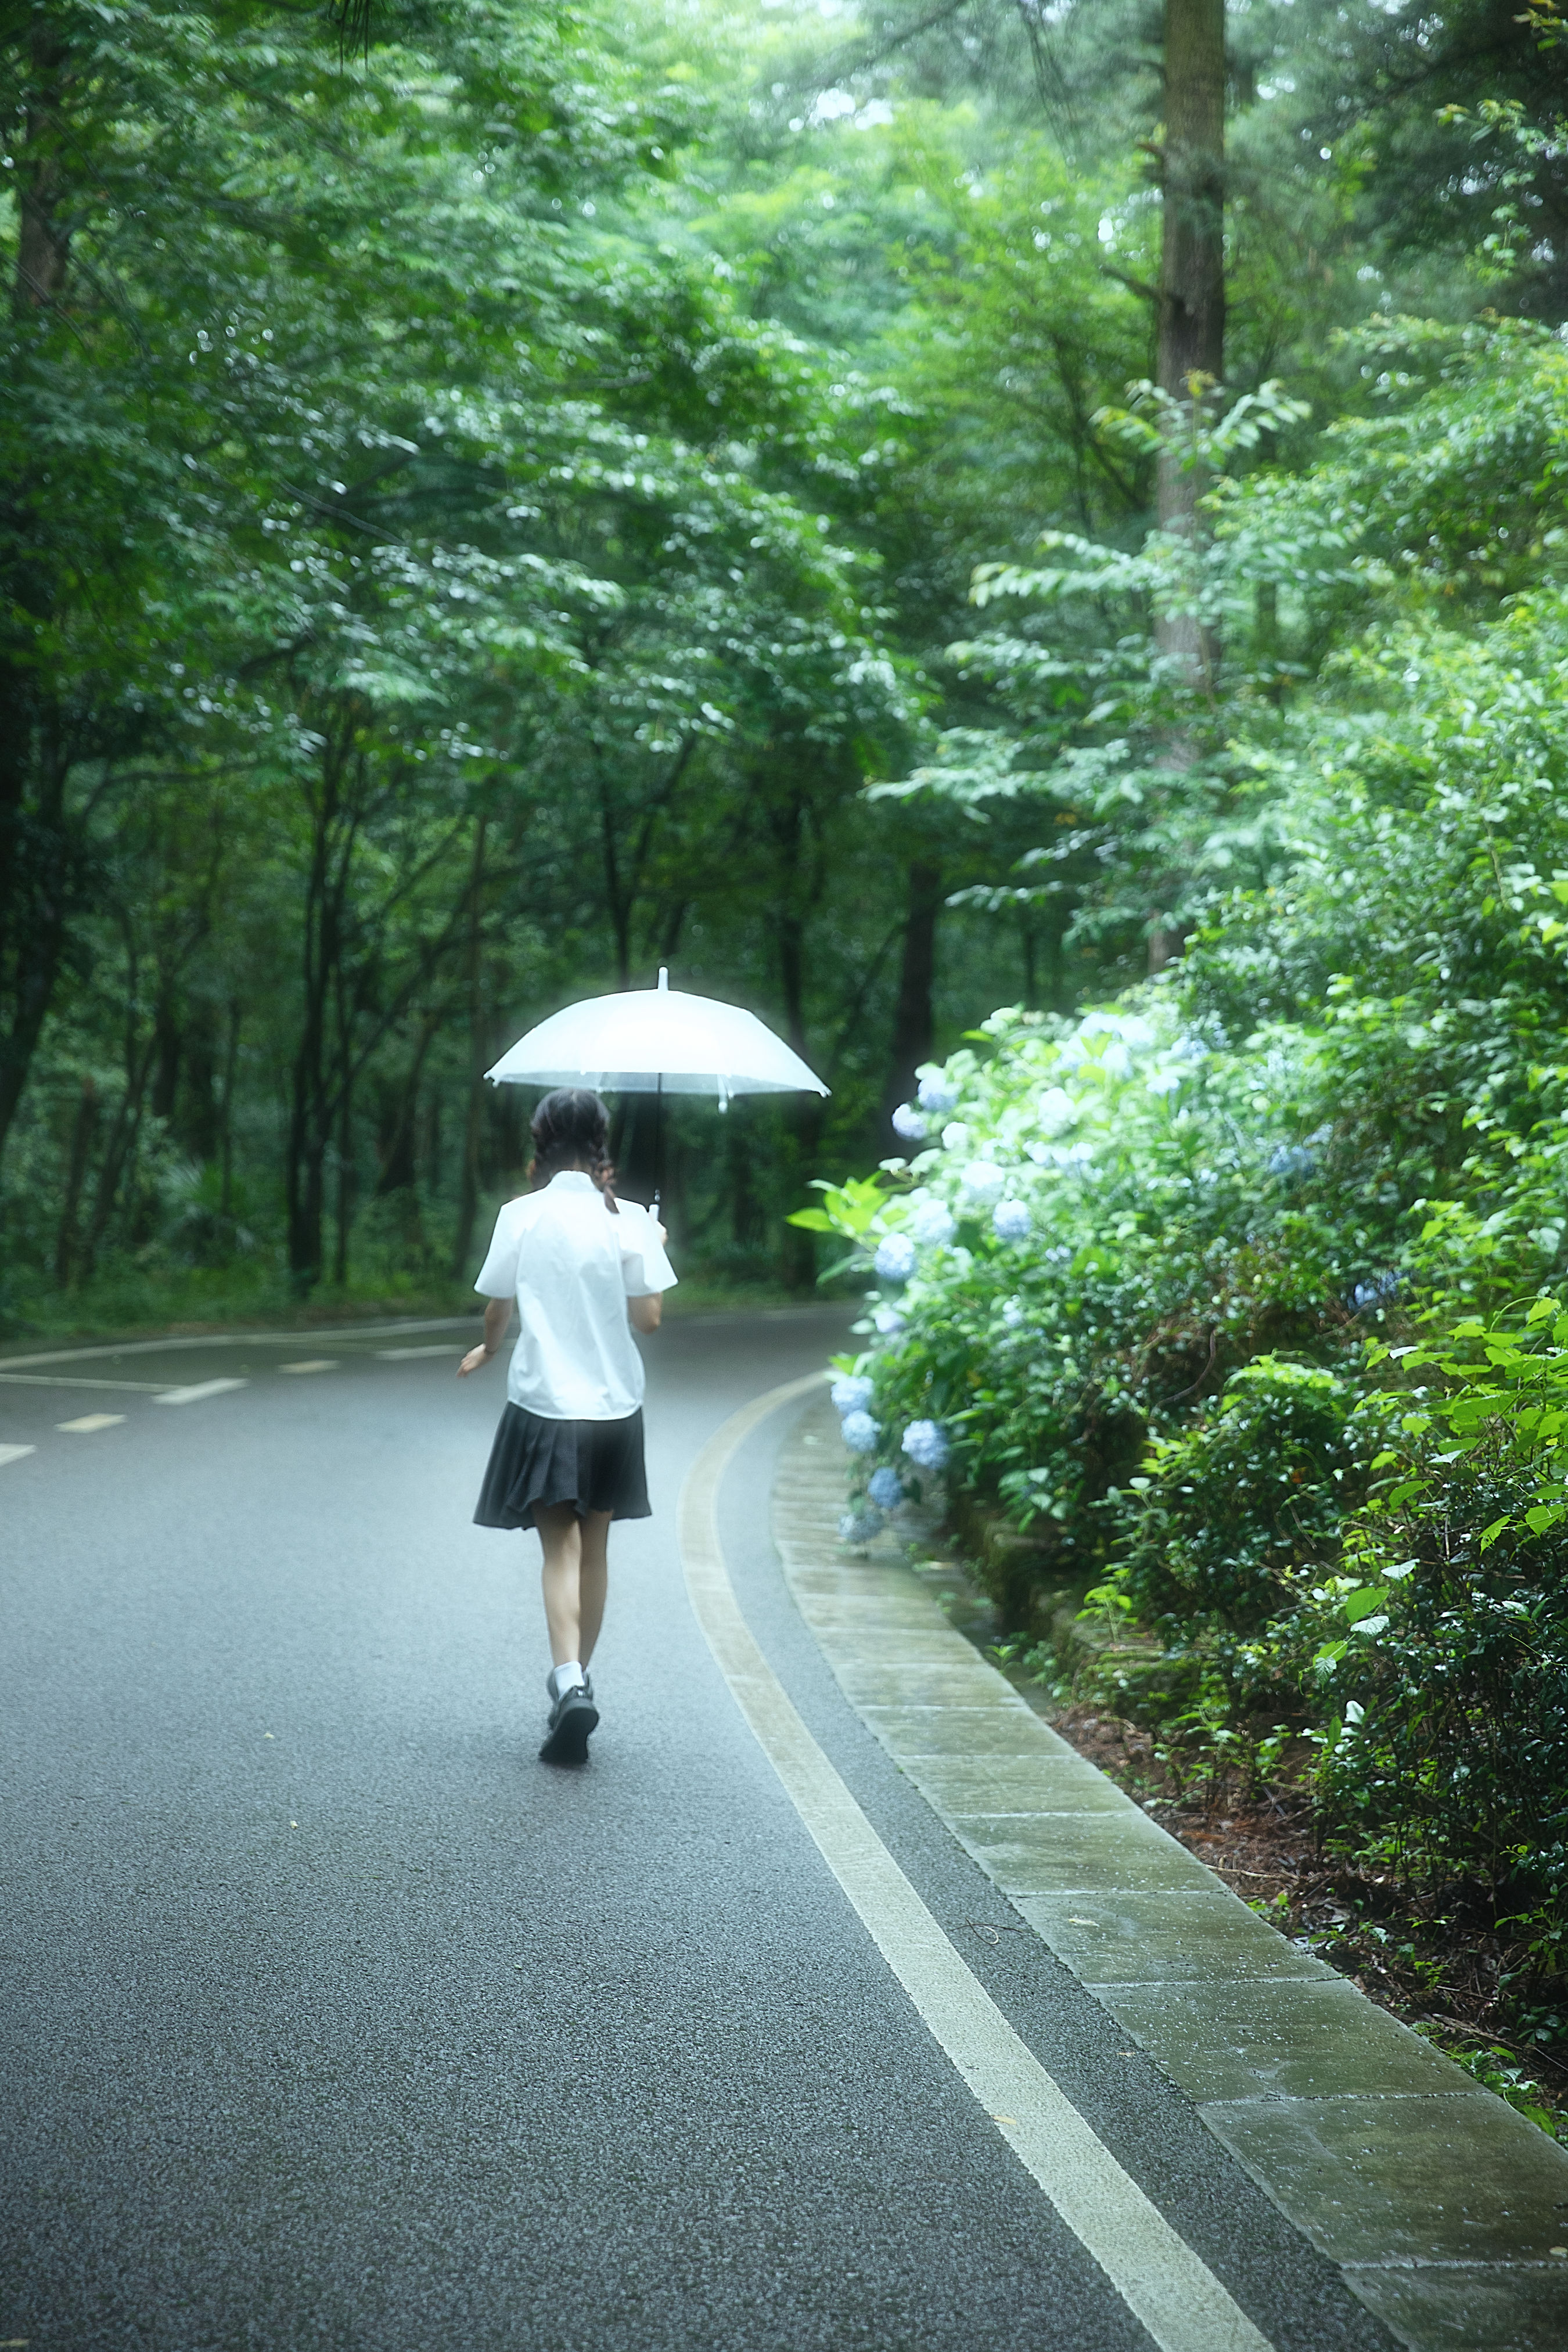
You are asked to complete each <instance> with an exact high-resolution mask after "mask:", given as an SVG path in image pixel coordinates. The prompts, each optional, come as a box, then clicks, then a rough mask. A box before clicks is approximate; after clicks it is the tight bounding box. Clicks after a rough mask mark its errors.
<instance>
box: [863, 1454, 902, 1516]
mask: <svg viewBox="0 0 1568 2352" xmlns="http://www.w3.org/2000/svg"><path fill="white" fill-rule="evenodd" d="M866 1492H867V1493H868V1495H869V1496H870V1497H871V1500H872V1501H873V1502H874V1503H875V1504H876V1506H877V1508H878V1509H879V1511H896V1510H897V1509H898V1507H899V1505H900V1503H901V1502H902V1501H903V1499H904V1482H903V1480H902V1479H901V1478H900V1475H899V1474H898V1472H897V1471H896V1470H895V1469H893V1468H892V1467H891V1466H890V1465H889V1464H888V1463H886V1462H884V1463H883V1465H882V1467H881V1468H880V1469H879V1470H873V1471H872V1473H871V1475H870V1477H869V1478H868V1480H867V1482H866Z"/></svg>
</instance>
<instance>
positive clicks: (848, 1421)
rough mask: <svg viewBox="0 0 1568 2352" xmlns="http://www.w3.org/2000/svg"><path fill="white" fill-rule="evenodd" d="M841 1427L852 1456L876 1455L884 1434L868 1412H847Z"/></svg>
mask: <svg viewBox="0 0 1568 2352" xmlns="http://www.w3.org/2000/svg"><path fill="white" fill-rule="evenodd" d="M839 1426H840V1428H841V1429H842V1430H843V1432H844V1443H845V1444H846V1445H847V1447H848V1448H849V1451H850V1453H851V1454H875V1452H876V1451H877V1442H878V1440H879V1438H880V1436H881V1434H882V1433H881V1431H880V1430H879V1428H878V1426H877V1424H876V1423H875V1422H874V1421H873V1420H872V1418H871V1416H870V1414H869V1413H868V1412H847V1413H846V1414H845V1416H844V1419H843V1421H842V1422H841V1423H839Z"/></svg>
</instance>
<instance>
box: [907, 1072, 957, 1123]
mask: <svg viewBox="0 0 1568 2352" xmlns="http://www.w3.org/2000/svg"><path fill="white" fill-rule="evenodd" d="M916 1099H917V1100H918V1101H919V1103H920V1107H921V1110H929V1111H930V1112H931V1114H932V1116H933V1117H934V1118H943V1117H944V1116H945V1115H946V1113H947V1112H948V1111H950V1110H956V1109H957V1108H958V1088H957V1087H952V1086H949V1084H948V1082H947V1080H946V1079H945V1078H941V1077H936V1078H922V1079H921V1082H920V1087H919V1090H918V1093H917V1097H916Z"/></svg>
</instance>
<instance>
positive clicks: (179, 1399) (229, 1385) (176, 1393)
mask: <svg viewBox="0 0 1568 2352" xmlns="http://www.w3.org/2000/svg"><path fill="white" fill-rule="evenodd" d="M249 1386H250V1382H249V1381H197V1382H196V1384H195V1387H194V1388H188V1389H163V1390H162V1391H160V1392H159V1394H158V1395H157V1396H155V1397H154V1398H153V1403H154V1404H199V1403H200V1402H201V1400H202V1398H203V1397H210V1396H222V1395H223V1393H224V1391H225V1390H226V1389H247V1388H248V1387H249Z"/></svg>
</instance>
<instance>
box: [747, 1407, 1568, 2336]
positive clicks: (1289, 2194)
mask: <svg viewBox="0 0 1568 2352" xmlns="http://www.w3.org/2000/svg"><path fill="white" fill-rule="evenodd" d="M844 1501H845V1457H844V1453H843V1448H842V1446H841V1444H840V1443H839V1440H838V1434H837V1415H836V1414H835V1413H834V1412H833V1409H832V1407H831V1405H830V1404H829V1402H827V1400H826V1398H821V1399H819V1400H816V1401H814V1402H812V1403H811V1404H809V1405H808V1406H807V1407H806V1409H805V1412H803V1413H802V1414H801V1416H800V1418H799V1420H798V1421H797V1423H796V1424H795V1428H794V1429H793V1431H792V1432H791V1433H790V1435H789V1437H788V1438H787V1439H786V1441H785V1444H784V1449H783V1452H782V1454H781V1455H780V1460H779V1467H778V1473H777V1476H776V1479H775V1483H774V1488H773V1538H774V1542H775V1545H776V1547H777V1549H778V1552H779V1556H780V1559H781V1560H782V1561H783V1564H784V1575H785V1578H786V1580H787V1582H788V1584H789V1587H790V1590H791V1592H792V1593H793V1595H794V1597H795V1602H796V1605H797V1606H798V1608H799V1609H800V1612H801V1614H802V1616H803V1617H804V1618H805V1622H806V1624H807V1625H808V1626H809V1628H810V1630H811V1632H812V1633H813V1634H814V1636H815V1637H816V1642H817V1643H818V1645H819V1646H820V1648H821V1650H822V1652H823V1654H824V1656H825V1657H826V1661H827V1664H828V1665H829V1666H830V1668H831V1669H832V1672H833V1674H834V1675H835V1677H836V1679H837V1683H838V1685H839V1687H840V1689H841V1690H842V1691H843V1693H844V1695H845V1696H846V1697H847V1700H848V1701H849V1704H850V1705H851V1706H852V1707H854V1709H855V1711H856V1713H857V1714H858V1716H859V1717H860V1718H861V1720H862V1721H863V1722H864V1723H865V1724H866V1726H867V1727H868V1729H869V1730H870V1731H871V1732H873V1733H874V1734H875V1736H876V1738H878V1739H879V1741H880V1743H881V1744H882V1746H883V1747H884V1748H886V1749H887V1750H888V1752H889V1755H890V1756H891V1757H892V1759H893V1760H894V1761H895V1762H896V1763H897V1764H898V1766H899V1768H900V1770H901V1771H902V1772H904V1773H905V1774H906V1775H907V1776H908V1778H909V1779H910V1780H911V1781H912V1782H913V1783H914V1784H915V1786H916V1787H917V1788H918V1789H919V1790H921V1794H922V1795H923V1796H924V1798H925V1799H926V1801H927V1802H928V1803H929V1804H930V1805H931V1808H932V1810H933V1811H935V1812H936V1813H937V1815H938V1816H939V1818H940V1819H941V1820H942V1822H944V1823H945V1825H946V1826H947V1828H948V1829H949V1830H950V1831H951V1832H952V1835H953V1836H954V1837H955V1838H956V1839H957V1840H958V1842H959V1843H960V1844H961V1845H962V1846H963V1849H964V1851H965V1852H966V1853H969V1854H970V1855H971V1856H972V1857H973V1860H974V1861H975V1862H976V1863H977V1864H979V1865H980V1867H981V1869H982V1870H984V1872H985V1873H986V1874H987V1876H988V1877H989V1878H990V1879H991V1880H992V1881H993V1883H994V1885H995V1886H996V1887H997V1889H998V1891H999V1892H1000V1893H1001V1894H1002V1895H1004V1896H1005V1897H1006V1899H1007V1900H1008V1901H1009V1902H1010V1903H1011V1904H1012V1906H1013V1907H1014V1908H1015V1909H1016V1911H1017V1912H1018V1913H1019V1914H1020V1916H1022V1917H1023V1918H1024V1919H1025V1920H1026V1922H1027V1924H1028V1926H1029V1927H1031V1928H1032V1929H1033V1930H1034V1931H1035V1933H1036V1934H1037V1935H1038V1936H1039V1937H1040V1938H1041V1940H1042V1941H1043V1942H1044V1943H1045V1944H1047V1946H1048V1947H1049V1948H1050V1949H1051V1950H1052V1951H1053V1952H1054V1953H1055V1954H1056V1956H1057V1958H1058V1959H1059V1960H1061V1961H1062V1962H1063V1963H1064V1964H1065V1965H1066V1966H1067V1967H1068V1969H1071V1971H1072V1973H1073V1974H1074V1975H1075V1976H1076V1977H1077V1978H1078V1979H1079V1981H1080V1982H1081V1983H1082V1984H1083V1985H1084V1986H1085V1988H1086V1989H1087V1990H1089V1992H1090V1993H1091V1994H1092V1995H1093V1996H1094V1998H1095V1999H1096V2000H1099V2001H1100V2002H1101V2003H1102V2004H1103V2005H1104V2007H1105V2008H1106V2009H1107V2010H1109V2011H1110V2013H1111V2015H1112V2016H1114V2017H1115V2018H1116V2019H1117V2021H1119V2023H1120V2024H1121V2025H1122V2026H1123V2028H1124V2029H1125V2030H1126V2031H1127V2032H1128V2033H1129V2034H1131V2037H1132V2039H1133V2040H1134V2041H1136V2042H1139V2043H1140V2045H1141V2046H1142V2048H1143V2049H1145V2050H1146V2051H1148V2052H1149V2053H1150V2054H1151V2056H1152V2057H1153V2058H1154V2060H1155V2061H1156V2063H1158V2064H1160V2065H1161V2066H1162V2067H1163V2070H1164V2071H1165V2072H1166V2074H1169V2075H1170V2076H1171V2078H1172V2079H1173V2082H1175V2084H1177V2085H1178V2087H1179V2088H1180V2089H1181V2090H1182V2091H1184V2093H1185V2094H1186V2095H1187V2096H1188V2097H1189V2098H1190V2099H1191V2100H1192V2102H1193V2104H1194V2106H1195V2108H1196V2110H1197V2113H1198V2115H1199V2116H1200V2117H1201V2118H1202V2120H1203V2122H1204V2124H1205V2126H1207V2128H1208V2129H1209V2130H1210V2131H1211V2132H1212V2133H1213V2134H1214V2136H1215V2138H1216V2139H1217V2140H1218V2141H1219V2142H1220V2143H1221V2145H1222V2146H1223V2147H1225V2148H1226V2149H1227V2151H1228V2152H1229V2153H1230V2154H1231V2155H1232V2156H1233V2157H1234V2158H1236V2160H1237V2162H1238V2163H1239V2164H1240V2165H1241V2166H1242V2168H1243V2169H1244V2170H1245V2171H1247V2173H1248V2174H1249V2175H1250V2176H1251V2178H1252V2179H1254V2180H1255V2181H1257V2182H1258V2186H1259V2187H1260V2188H1261V2189H1263V2190H1264V2191H1265V2193H1266V2194H1267V2195H1268V2196H1269V2197H1270V2198H1271V2199H1272V2200H1274V2202H1275V2203H1276V2204H1277V2205H1278V2206H1279V2208H1280V2210H1282V2211H1283V2212H1284V2213H1285V2214H1286V2216H1287V2217H1288V2218H1289V2220H1290V2221H1292V2222H1293V2223H1294V2224H1295V2226H1296V2227H1297V2228H1298V2229H1299V2230H1300V2231H1302V2233H1303V2234H1304V2235H1305V2236H1306V2237H1307V2238H1308V2239H1309V2240H1310V2242H1311V2243H1312V2244H1313V2245H1314V2246H1316V2247H1317V2248H1318V2250H1319V2251H1320V2252H1322V2253H1324V2254H1326V2255H1327V2256H1328V2258H1329V2259H1330V2260H1331V2261H1332V2262H1334V2263H1338V2264H1339V2266H1340V2268H1341V2270H1342V2273H1343V2276H1344V2279H1345V2283H1346V2284H1347V2285H1348V2286H1349V2287H1350V2289H1351V2290H1352V2293H1353V2294H1355V2295H1356V2296H1357V2297H1358V2298H1359V2299H1360V2300H1361V2302H1363V2304H1364V2305H1366V2306H1367V2307H1368V2309H1369V2310H1371V2311H1372V2312H1373V2313H1374V2314H1375V2315H1376V2316H1377V2317H1378V2318H1379V2319H1381V2320H1382V2321H1383V2322H1384V2326H1387V2327H1388V2328H1389V2329H1390V2331H1391V2333H1393V2334H1394V2336H1397V2337H1398V2339H1399V2340H1400V2341H1401V2342H1402V2343H1404V2344H1406V2345H1408V2346H1410V2347H1412V2352H1568V2257H1565V2256H1563V2255H1562V2254H1558V2253H1554V2252H1552V2249H1553V2248H1557V2247H1562V2246H1563V2245H1565V2244H1568V2153H1565V2152H1564V2150H1563V2148H1562V2147H1559V2146H1557V2145H1556V2144H1555V2143H1554V2142H1553V2141H1552V2140H1550V2139H1548V2138H1547V2137H1546V2136H1545V2134H1544V2133H1542V2132H1541V2131H1540V2130H1538V2129H1537V2127H1536V2126H1534V2125H1533V2124H1531V2123H1528V2122H1527V2121H1526V2120H1525V2119H1524V2117H1523V2116H1519V2115H1516V2114H1515V2113H1514V2111H1513V2109H1512V2108H1510V2107H1509V2106H1508V2105H1506V2104H1505V2103H1504V2102H1503V2101H1502V2100H1500V2099H1499V2098H1496V2097H1495V2096H1494V2095H1492V2094H1491V2093H1490V2092H1489V2091H1485V2090H1482V2089H1480V2088H1479V2087H1478V2086H1477V2085H1476V2084H1473V2083H1472V2082H1471V2081H1470V2079H1469V2077H1468V2075H1467V2074H1464V2073H1463V2072H1462V2071H1461V2070H1460V2069H1459V2068H1458V2067H1457V2066H1455V2065H1453V2064H1452V2063H1450V2062H1449V2061H1448V2060H1447V2059H1446V2058H1444V2057H1442V2056H1441V2055H1440V2054H1439V2053H1437V2052H1436V2051H1435V2050H1434V2049H1432V2047H1431V2046H1430V2044H1429V2043H1427V2042H1425V2041H1423V2040H1422V2039H1421V2037H1420V2036H1419V2035H1418V2034H1415V2033H1412V2032H1409V2030H1408V2029H1407V2028H1406V2027H1405V2026H1403V2025H1401V2024H1400V2023H1399V2022H1398V2021H1397V2020H1395V2019H1394V2018H1392V2017H1390V2016H1389V2015H1388V2014H1387V2013H1386V2011H1383V2010H1381V2009H1379V2008H1378V2007H1377V2006H1376V2004H1375V2003H1373V2001H1370V2000H1367V1999H1366V1997H1365V1995H1364V1994H1363V1993H1362V1992H1360V1991H1359V1990H1357V1988H1356V1987H1355V1986H1354V1985H1352V1984H1351V1983H1349V1982H1348V1981H1347V1979H1344V1978H1342V1977H1340V1976H1338V1975H1336V1974H1335V1972H1334V1971H1333V1970H1331V1969H1328V1968H1327V1967H1325V1966H1324V1965H1323V1963H1322V1962H1321V1961H1319V1960H1317V1959H1315V1958H1312V1956H1311V1955H1310V1953H1307V1952H1304V1951H1302V1950H1301V1949H1300V1948H1298V1947H1297V1946H1296V1945H1295V1944H1293V1943H1291V1942H1289V1940H1288V1939H1287V1938H1286V1937H1283V1936H1281V1935H1280V1934H1279V1931H1278V1930H1277V1929H1276V1928H1273V1927H1269V1926H1268V1924H1267V1922H1266V1921H1264V1920H1262V1919H1260V1918H1258V1916H1257V1915H1256V1914H1255V1913H1254V1912H1252V1911H1250V1910H1248V1908H1247V1906H1246V1904H1244V1903H1243V1902H1242V1901H1241V1900H1240V1898H1239V1896H1237V1895H1233V1894H1232V1893H1231V1891H1230V1889H1229V1888H1228V1887H1226V1885H1224V1884H1223V1882H1222V1881H1221V1880H1220V1879H1218V1878H1217V1877H1215V1874H1214V1873H1213V1872H1212V1871H1211V1870H1209V1869H1207V1868H1206V1867H1205V1864H1203V1863H1201V1862H1199V1861H1198V1860H1197V1858H1196V1857H1195V1856H1194V1855H1193V1854H1191V1853H1188V1852H1187V1850H1186V1849H1185V1847H1184V1846H1182V1845H1180V1844H1178V1843H1177V1842H1176V1840H1175V1839H1174V1838H1173V1837H1171V1836H1170V1835H1169V1834H1168V1833H1167V1832H1165V1831H1164V1830H1163V1829H1161V1828H1160V1827H1159V1825H1158V1823H1156V1822H1152V1821H1151V1820H1150V1819H1149V1817H1148V1815H1147V1814H1146V1813H1144V1812H1143V1811H1142V1808H1141V1807H1139V1806H1138V1805H1137V1804H1135V1803H1134V1802H1133V1801H1132V1800H1131V1798H1130V1797H1128V1796H1127V1795H1126V1794H1125V1792H1124V1791H1122V1790H1120V1789H1118V1788H1117V1787H1116V1786H1115V1784H1114V1782H1112V1781H1110V1780H1108V1779H1107V1778H1106V1777H1105V1775H1104V1774H1103V1773H1101V1772H1100V1771H1099V1770H1097V1769H1096V1768H1095V1767H1094V1766H1093V1765H1092V1764H1090V1763H1089V1761H1088V1759H1086V1758H1084V1757H1081V1756H1079V1753H1078V1751H1077V1750H1076V1749H1075V1748H1070V1747H1069V1746H1068V1743H1067V1742H1066V1741H1065V1740H1063V1739H1062V1738H1059V1737H1058V1734H1057V1733H1056V1732H1054V1731H1053V1730H1052V1729H1051V1728H1050V1727H1049V1726H1048V1725H1047V1724H1046V1723H1045V1722H1043V1721H1042V1720H1041V1718H1040V1717H1038V1716H1037V1715H1036V1714H1035V1713H1034V1711H1033V1709H1032V1708H1030V1707H1029V1706H1027V1705H1026V1702H1025V1701H1024V1700H1023V1699H1022V1698H1021V1697H1020V1696H1018V1693H1017V1692H1016V1690H1015V1689H1014V1688H1013V1687H1012V1685H1011V1684H1009V1683H1008V1682H1007V1681H1006V1680H1005V1677H1004V1676H1003V1675H1001V1674H999V1673H998V1672H997V1671H996V1669H995V1668H994V1666H992V1665H991V1664H989V1663H988V1662H987V1661H986V1660H985V1659H984V1658H983V1657H982V1656H981V1655H980V1654H979V1652H978V1651H977V1650H976V1649H975V1648H974V1647H973V1644H972V1643H970V1642H968V1641H967V1640H966V1639H965V1638H964V1636H963V1634H962V1633H958V1632H957V1631H956V1630H955V1629H954V1628H953V1626H952V1624H951V1623H950V1622H949V1621H948V1619H947V1617H946V1616H945V1614H944V1613H943V1612H942V1608H941V1607H940V1605H939V1603H938V1601H936V1599H935V1598H934V1597H933V1595H932V1594H931V1591H930V1590H929V1588H928V1586H927V1585H926V1583H925V1582H924V1581H923V1580H921V1578H920V1577H919V1576H917V1575H916V1574H914V1573H913V1572H912V1571H911V1570H910V1569H909V1568H907V1567H906V1566H904V1565H903V1564H902V1562H901V1561H900V1559H899V1558H898V1557H897V1551H896V1547H895V1546H894V1545H893V1543H892V1542H891V1540H890V1538H882V1539H881V1540H880V1542H879V1544H878V1545H875V1546H872V1547H869V1548H868V1549H863V1550H856V1551H849V1550H847V1549H846V1548H845V1547H844V1546H843V1545H842V1544H841V1543H840V1542H839V1541H838V1536H837V1523H838V1516H839V1513H840V1511H841V1510H842V1509H843V1507H844Z"/></svg>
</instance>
